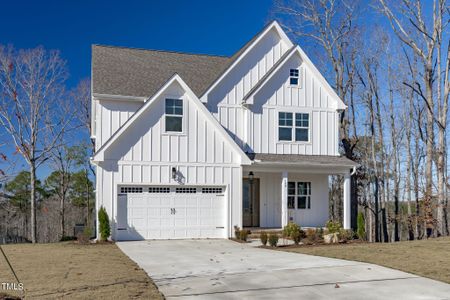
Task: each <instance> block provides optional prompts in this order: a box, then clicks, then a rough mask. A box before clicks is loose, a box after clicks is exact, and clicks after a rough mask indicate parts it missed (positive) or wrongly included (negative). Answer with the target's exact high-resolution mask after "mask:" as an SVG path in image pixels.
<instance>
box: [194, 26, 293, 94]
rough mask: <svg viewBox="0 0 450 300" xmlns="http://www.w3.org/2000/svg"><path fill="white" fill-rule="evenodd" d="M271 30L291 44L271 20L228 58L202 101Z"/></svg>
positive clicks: (282, 31)
mask: <svg viewBox="0 0 450 300" xmlns="http://www.w3.org/2000/svg"><path fill="white" fill-rule="evenodd" d="M272 30H275V31H276V32H277V33H278V35H279V36H280V37H281V39H282V40H283V41H285V42H286V44H287V45H288V46H289V47H292V46H293V44H292V42H291V40H290V39H289V37H288V36H287V35H286V33H285V32H284V30H283V29H282V28H281V26H280V24H278V22H277V21H272V22H271V23H269V24H268V25H267V26H266V27H264V28H263V30H262V31H261V32H259V33H258V34H257V35H255V36H254V37H253V38H252V39H251V40H250V41H249V42H248V43H247V44H245V45H244V47H242V48H241V49H240V50H239V51H238V52H236V53H235V54H234V55H233V56H232V57H231V59H230V62H229V63H228V65H227V67H226V68H225V69H224V70H223V71H222V72H221V73H220V75H219V76H218V77H217V78H216V79H215V80H214V81H213V82H212V83H211V85H210V86H209V87H208V88H207V89H206V90H205V92H204V93H203V94H202V95H201V96H200V99H201V101H202V102H207V100H206V99H207V97H208V94H209V93H210V92H211V91H212V90H213V89H214V88H215V87H216V86H217V85H218V84H219V83H220V82H221V81H222V80H223V79H224V78H225V77H226V76H227V75H228V74H229V73H230V72H231V70H233V69H234V67H236V66H237V65H238V64H239V62H240V61H241V60H242V59H243V58H244V57H245V56H246V55H247V54H248V53H249V52H250V51H251V50H252V49H253V48H254V47H255V46H256V45H257V44H258V43H259V42H260V41H261V40H262V39H263V38H264V37H265V36H266V35H267V34H268V33H269V32H270V31H272Z"/></svg>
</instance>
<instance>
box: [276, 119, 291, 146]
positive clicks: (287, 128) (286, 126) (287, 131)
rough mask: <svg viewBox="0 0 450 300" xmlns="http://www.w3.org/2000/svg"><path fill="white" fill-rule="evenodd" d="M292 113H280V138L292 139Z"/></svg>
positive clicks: (284, 139)
mask: <svg viewBox="0 0 450 300" xmlns="http://www.w3.org/2000/svg"><path fill="white" fill-rule="evenodd" d="M292 123H293V122H292V113H288V112H280V113H278V139H279V140H280V141H292Z"/></svg>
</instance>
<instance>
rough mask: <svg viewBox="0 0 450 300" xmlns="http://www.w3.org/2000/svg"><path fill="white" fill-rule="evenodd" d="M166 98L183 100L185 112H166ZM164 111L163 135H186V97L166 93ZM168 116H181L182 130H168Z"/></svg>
mask: <svg viewBox="0 0 450 300" xmlns="http://www.w3.org/2000/svg"><path fill="white" fill-rule="evenodd" d="M166 99H175V100H181V103H182V108H183V114H182V115H181V116H180V115H172V114H166ZM163 103H164V104H163V112H164V119H163V122H162V124H161V125H162V134H163V135H186V132H187V131H186V100H185V99H184V97H180V96H175V95H173V96H172V95H166V96H165V97H164V98H163ZM166 116H167V117H181V131H167V130H166Z"/></svg>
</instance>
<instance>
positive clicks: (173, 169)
mask: <svg viewBox="0 0 450 300" xmlns="http://www.w3.org/2000/svg"><path fill="white" fill-rule="evenodd" d="M176 178H177V168H175V167H172V179H174V180H175V179H176Z"/></svg>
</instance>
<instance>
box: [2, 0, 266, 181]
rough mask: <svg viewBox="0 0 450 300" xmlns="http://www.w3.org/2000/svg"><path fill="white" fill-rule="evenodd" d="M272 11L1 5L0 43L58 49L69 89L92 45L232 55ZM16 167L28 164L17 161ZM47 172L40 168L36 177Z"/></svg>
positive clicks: (186, 5)
mask: <svg viewBox="0 0 450 300" xmlns="http://www.w3.org/2000/svg"><path fill="white" fill-rule="evenodd" d="M271 7H272V1H271V0H251V1H242V0H241V1H239V0H227V1H206V0H201V1H200V0H198V1H180V0H175V1H156V0H155V1H150V0H149V1H143V0H142V1H134V0H126V1H115V0H111V1H105V0H91V1H88V0H60V1H55V0H47V1H45V0H40V1H31V0H28V1H4V2H3V3H2V8H1V11H2V14H1V17H0V44H3V45H8V44H11V45H13V46H14V47H16V48H34V47H37V46H44V47H45V48H46V49H58V50H60V51H61V55H62V57H63V58H64V59H65V60H66V61H67V64H68V69H69V72H70V77H69V79H68V82H67V84H68V88H71V87H74V86H75V85H76V84H77V83H78V82H79V80H80V79H83V78H86V77H89V76H90V64H91V45H92V44H104V45H114V46H126V47H135V48H146V49H159V50H172V51H182V52H193V53H206V54H217V55H232V54H233V53H234V52H236V51H237V50H239V48H240V47H241V46H243V45H244V44H245V43H246V42H247V41H248V40H250V39H251V38H252V37H253V36H254V35H255V34H256V33H257V32H259V31H260V30H261V29H262V28H263V26H264V25H265V24H266V23H267V22H268V21H270V17H269V16H270V13H269V11H270V9H271ZM7 154H9V156H10V157H11V153H10V152H9V151H8V152H7ZM16 169H17V170H19V169H27V166H26V164H25V163H24V162H23V161H22V160H19V163H18V165H16ZM49 172H50V170H49V168H48V166H45V165H44V166H42V168H40V170H38V176H39V177H41V178H44V177H46V176H47V175H48V173H49Z"/></svg>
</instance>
